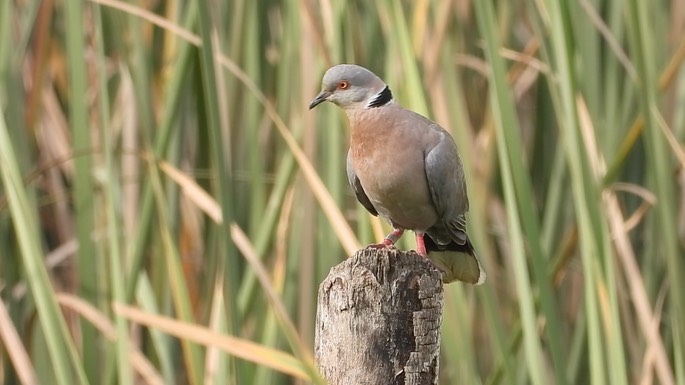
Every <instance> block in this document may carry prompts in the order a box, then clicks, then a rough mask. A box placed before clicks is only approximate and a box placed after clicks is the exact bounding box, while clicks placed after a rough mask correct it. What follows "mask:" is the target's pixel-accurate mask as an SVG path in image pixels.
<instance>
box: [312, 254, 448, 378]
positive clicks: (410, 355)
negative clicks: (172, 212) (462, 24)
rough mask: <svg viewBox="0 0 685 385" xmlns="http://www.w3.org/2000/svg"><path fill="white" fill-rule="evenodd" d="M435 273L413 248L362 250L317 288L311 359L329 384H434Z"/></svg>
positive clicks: (438, 304) (439, 299)
mask: <svg viewBox="0 0 685 385" xmlns="http://www.w3.org/2000/svg"><path fill="white" fill-rule="evenodd" d="M442 308H443V288H442V278H441V273H440V271H439V270H438V269H436V268H435V267H434V266H433V265H432V264H431V263H430V262H428V261H427V260H426V259H424V258H423V257H421V256H419V255H418V254H416V253H415V252H413V251H410V252H404V251H398V250H397V249H394V248H393V249H364V250H360V251H358V252H357V253H356V254H355V255H354V256H352V257H351V258H349V259H347V260H346V261H344V262H343V263H341V264H339V265H337V266H335V267H333V268H332V269H331V271H330V273H329V274H328V277H326V279H325V280H324V281H323V282H322V283H321V285H320V286H319V295H318V302H317V311H316V341H315V354H316V361H317V365H318V367H319V370H320V371H321V374H323V376H324V377H325V378H326V380H327V381H328V383H329V384H330V385H350V384H360V385H363V384H373V385H385V384H397V385H400V384H401V385H409V384H411V385H428V384H437V380H438V366H439V361H438V359H439V352H440V323H441V320H442Z"/></svg>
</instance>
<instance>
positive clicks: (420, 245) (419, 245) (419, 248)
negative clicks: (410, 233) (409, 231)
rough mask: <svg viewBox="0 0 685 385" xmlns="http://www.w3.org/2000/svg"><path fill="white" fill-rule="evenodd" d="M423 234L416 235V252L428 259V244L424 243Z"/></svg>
mask: <svg viewBox="0 0 685 385" xmlns="http://www.w3.org/2000/svg"><path fill="white" fill-rule="evenodd" d="M423 235H424V234H423V233H419V232H417V233H416V252H417V253H418V254H419V255H420V256H422V257H426V258H427V257H428V253H426V243H425V242H424V241H423Z"/></svg>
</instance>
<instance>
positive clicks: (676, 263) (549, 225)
mask: <svg viewBox="0 0 685 385" xmlns="http://www.w3.org/2000/svg"><path fill="white" fill-rule="evenodd" d="M683 60H685V2H683V1H682V0H657V1H643V0H627V1H619V0H613V1H612V0H577V1H560V0H535V1H534V0H530V1H521V0H514V1H501V0H500V1H493V0H482V1H478V0H477V1H471V0H443V1H428V0H417V1H391V0H379V1H375V2H371V1H335V0H320V1H314V0H302V1H286V0H283V1H275V0H229V1H183V0H177V1H174V0H148V1H122V0H91V1H79V0H61V1H59V0H40V1H39V0H2V1H0V107H1V108H0V177H1V179H0V296H1V297H2V302H1V306H0V383H4V384H19V383H22V384H31V383H36V384H65V385H68V384H86V383H90V384H134V383H135V384H147V383H150V384H194V385H199V384H302V383H307V382H309V379H312V378H313V379H314V380H315V381H318V382H319V383H321V381H320V380H317V379H316V378H315V377H316V374H315V371H314V370H313V365H312V358H311V357H312V346H313V330H314V320H315V311H316V292H317V286H318V284H319V282H321V281H322V280H323V278H324V277H325V276H326V274H327V272H328V269H329V268H330V267H331V266H333V265H335V264H337V263H339V262H340V261H342V260H343V259H344V258H346V257H347V256H348V255H351V254H352V253H353V252H354V251H355V250H356V249H357V248H358V247H360V245H364V244H367V243H370V242H373V241H375V240H378V239H380V238H381V237H382V236H383V234H384V233H385V232H386V231H387V230H388V228H387V225H385V224H382V223H380V222H379V221H378V220H377V219H375V218H372V217H370V216H369V215H368V214H367V213H366V211H365V210H364V209H363V208H362V207H361V206H360V205H359V204H357V203H356V201H355V199H354V198H353V196H352V194H351V192H350V189H349V188H348V186H347V182H346V176H345V154H346V151H347V137H348V127H347V122H346V119H345V117H344V114H343V113H342V112H341V111H340V110H339V109H337V108H335V107H334V106H332V105H330V104H327V105H325V106H322V107H321V108H318V109H317V110H315V111H308V110H307V104H308V102H309V101H310V100H311V99H312V98H313V97H314V96H315V95H316V94H317V92H318V89H319V82H320V80H321V76H322V75H323V72H324V71H325V69H326V68H328V67H329V66H331V65H334V64H338V63H343V62H350V63H357V64H360V65H363V66H365V67H367V68H369V69H371V70H372V71H374V72H376V73H377V74H378V75H379V76H381V77H382V78H383V79H384V80H385V81H386V82H387V83H388V84H389V85H390V87H391V88H392V90H393V92H394V95H395V98H396V100H398V101H399V102H400V103H401V104H403V105H404V106H405V107H407V108H410V109H413V110H415V111H418V112H420V113H422V114H425V115H427V116H429V117H431V118H432V119H433V120H435V121H437V122H438V123H440V124H441V125H442V126H444V127H446V128H447V129H448V130H450V131H451V132H452V134H453V135H454V137H455V140H456V142H457V144H458V146H459V147H460V151H461V154H462V159H463V162H464V164H465V168H466V175H467V178H468V185H469V196H470V201H471V211H470V213H469V215H468V221H469V229H470V230H469V232H470V234H471V237H472V239H473V241H474V243H475V245H476V248H477V250H478V252H479V255H480V256H481V258H482V259H483V261H484V265H485V268H486V269H487V272H488V281H487V283H486V284H485V285H484V286H480V287H471V286H468V285H462V284H458V283H457V284H452V285H449V286H447V287H446V288H445V290H446V294H445V295H446V303H445V309H444V317H443V325H442V357H441V362H440V367H441V373H440V384H536V385H542V384H597V385H599V384H685V283H684V282H685V267H684V264H685V261H684V260H683V255H685V254H684V250H683V240H684V236H685V206H684V205H683V203H684V200H685V189H684V188H683V185H684V183H685V170H684V169H683V166H684V165H685V151H684V149H685V148H684V146H683V142H684V140H685V65H684V64H683ZM412 238H413V237H411V236H405V239H404V240H403V242H402V244H401V247H403V248H413V247H414V243H413V239H412Z"/></svg>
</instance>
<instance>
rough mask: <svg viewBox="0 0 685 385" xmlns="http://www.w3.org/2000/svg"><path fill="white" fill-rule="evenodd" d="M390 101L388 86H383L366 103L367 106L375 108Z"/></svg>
mask: <svg viewBox="0 0 685 385" xmlns="http://www.w3.org/2000/svg"><path fill="white" fill-rule="evenodd" d="M391 101H392V92H390V87H388V86H385V88H383V91H381V92H379V93H377V94H376V95H375V96H374V97H373V98H371V100H369V104H367V105H366V107H367V108H376V107H380V106H384V105H386V104H388V103H390V102H391Z"/></svg>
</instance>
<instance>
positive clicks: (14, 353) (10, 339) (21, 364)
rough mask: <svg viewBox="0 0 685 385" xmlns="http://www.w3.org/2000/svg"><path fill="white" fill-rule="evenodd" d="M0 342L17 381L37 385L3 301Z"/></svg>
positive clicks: (25, 384) (34, 373) (31, 367)
mask: <svg viewBox="0 0 685 385" xmlns="http://www.w3.org/2000/svg"><path fill="white" fill-rule="evenodd" d="M0 340H1V341H3V345H4V347H5V350H6V351H7V354H8V355H9V357H10V361H11V362H12V365H13V366H14V370H15V372H16V373H17V377H19V381H21V383H22V384H24V385H37V384H38V379H37V377H36V372H35V370H33V365H32V364H31V358H30V357H29V355H28V353H26V349H24V344H23V343H22V342H21V337H19V333H17V329H15V328H14V324H13V323H12V319H11V318H10V315H9V313H8V312H7V308H6V307H5V303H4V302H3V301H0Z"/></svg>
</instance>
